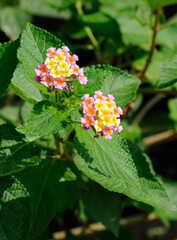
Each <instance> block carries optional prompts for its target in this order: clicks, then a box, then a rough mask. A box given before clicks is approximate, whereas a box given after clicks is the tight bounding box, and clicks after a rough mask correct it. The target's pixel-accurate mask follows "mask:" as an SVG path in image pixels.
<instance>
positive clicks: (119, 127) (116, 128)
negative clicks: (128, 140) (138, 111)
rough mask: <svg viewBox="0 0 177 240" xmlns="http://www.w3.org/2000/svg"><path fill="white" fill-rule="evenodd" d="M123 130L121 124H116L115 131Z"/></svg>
mask: <svg viewBox="0 0 177 240" xmlns="http://www.w3.org/2000/svg"><path fill="white" fill-rule="evenodd" d="M122 130H123V127H122V126H121V125H119V126H114V131H118V132H121V131H122Z"/></svg>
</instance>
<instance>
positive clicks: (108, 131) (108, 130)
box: [103, 127, 113, 139]
mask: <svg viewBox="0 0 177 240" xmlns="http://www.w3.org/2000/svg"><path fill="white" fill-rule="evenodd" d="M103 134H104V135H105V138H106V139H112V137H111V135H112V134H113V130H112V129H111V128H108V127H105V128H104V129H103Z"/></svg>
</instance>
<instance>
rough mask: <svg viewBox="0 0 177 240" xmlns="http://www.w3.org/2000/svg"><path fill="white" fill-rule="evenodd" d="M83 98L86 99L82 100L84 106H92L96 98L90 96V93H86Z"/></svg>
mask: <svg viewBox="0 0 177 240" xmlns="http://www.w3.org/2000/svg"><path fill="white" fill-rule="evenodd" d="M82 100H84V101H83V102H82V105H83V106H87V107H88V106H92V105H93V104H94V99H93V98H92V97H89V94H86V95H84V96H83V97H82Z"/></svg>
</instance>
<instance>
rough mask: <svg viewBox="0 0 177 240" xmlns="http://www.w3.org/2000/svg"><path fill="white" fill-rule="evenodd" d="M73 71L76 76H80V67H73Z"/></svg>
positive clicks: (75, 65)
mask: <svg viewBox="0 0 177 240" xmlns="http://www.w3.org/2000/svg"><path fill="white" fill-rule="evenodd" d="M71 69H72V71H73V73H74V75H76V76H78V75H79V66H78V65H77V64H74V65H72V66H71Z"/></svg>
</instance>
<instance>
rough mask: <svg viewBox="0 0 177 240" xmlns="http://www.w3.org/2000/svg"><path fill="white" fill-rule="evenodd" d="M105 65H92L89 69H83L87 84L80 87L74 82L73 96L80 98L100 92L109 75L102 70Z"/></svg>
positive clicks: (108, 72)
mask: <svg viewBox="0 0 177 240" xmlns="http://www.w3.org/2000/svg"><path fill="white" fill-rule="evenodd" d="M104 66H105V65H96V66H95V65H93V66H90V67H84V75H85V76H87V79H88V82H87V84H86V85H81V84H80V83H78V82H75V83H74V84H73V85H74V94H76V95H77V96H78V97H82V96H83V95H84V94H90V95H91V96H93V95H94V92H95V91H97V90H100V89H101V87H102V85H103V82H104V79H105V77H106V76H109V75H110V74H111V72H110V71H106V70H104Z"/></svg>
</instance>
